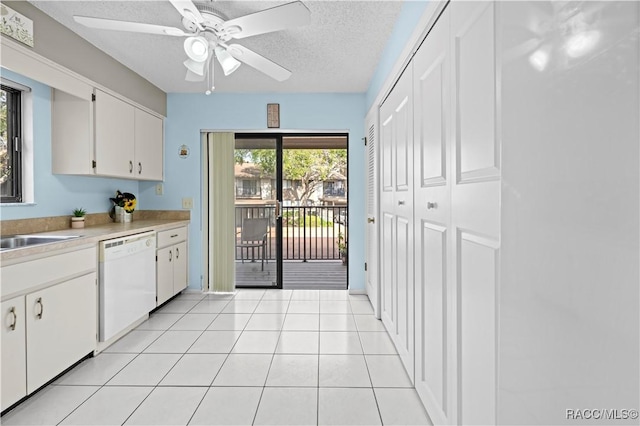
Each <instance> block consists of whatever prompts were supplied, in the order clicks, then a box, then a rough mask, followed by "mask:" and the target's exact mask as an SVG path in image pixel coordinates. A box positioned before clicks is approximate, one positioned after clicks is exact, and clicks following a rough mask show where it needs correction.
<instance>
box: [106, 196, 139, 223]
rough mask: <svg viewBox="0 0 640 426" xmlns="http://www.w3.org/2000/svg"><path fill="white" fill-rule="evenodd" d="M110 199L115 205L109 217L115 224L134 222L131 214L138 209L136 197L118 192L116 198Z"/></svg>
mask: <svg viewBox="0 0 640 426" xmlns="http://www.w3.org/2000/svg"><path fill="white" fill-rule="evenodd" d="M109 199H110V200H111V202H112V203H113V207H111V210H110V211H109V216H110V217H111V219H113V221H114V222H131V220H133V216H132V215H131V213H133V211H134V210H135V209H136V206H137V203H138V202H137V200H136V196H135V195H133V194H132V193H130V192H120V191H119V190H118V191H116V196H115V197H113V198H109Z"/></svg>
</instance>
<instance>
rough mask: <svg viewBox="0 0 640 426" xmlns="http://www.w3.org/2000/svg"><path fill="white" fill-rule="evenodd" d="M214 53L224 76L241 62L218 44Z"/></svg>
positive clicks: (235, 68)
mask: <svg viewBox="0 0 640 426" xmlns="http://www.w3.org/2000/svg"><path fill="white" fill-rule="evenodd" d="M215 54H216V58H217V59H218V62H219V63H220V66H221V67H222V71H224V75H225V76H227V75H229V74H231V73H232V72H234V71H235V70H237V69H238V67H240V64H241V62H240V61H238V60H237V59H236V58H234V57H233V56H231V54H230V53H229V52H227V51H226V50H225V49H224V48H222V47H220V46H218V47H216V49H215Z"/></svg>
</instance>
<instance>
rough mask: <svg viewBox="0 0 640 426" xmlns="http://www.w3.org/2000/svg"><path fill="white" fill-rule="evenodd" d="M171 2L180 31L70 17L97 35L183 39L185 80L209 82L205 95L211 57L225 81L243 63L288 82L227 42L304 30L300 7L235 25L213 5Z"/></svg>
mask: <svg viewBox="0 0 640 426" xmlns="http://www.w3.org/2000/svg"><path fill="white" fill-rule="evenodd" d="M169 1H170V2H171V4H172V5H173V7H175V8H176V9H177V11H178V12H179V13H180V14H181V15H182V25H183V27H184V29H180V28H175V27H166V26H162V25H153V24H144V23H140V22H128V21H117V20H113V19H102V18H92V17H87V16H74V17H73V19H74V20H75V21H76V22H78V23H80V24H82V25H84V26H87V27H90V28H96V29H103V30H116V31H130V32H137V33H146V34H159V35H167V36H174V37H186V38H185V40H184V51H185V53H186V54H187V60H186V61H184V65H185V67H186V68H187V75H186V80H187V81H203V80H204V79H205V77H208V87H207V91H206V93H207V94H210V93H211V91H212V90H214V84H213V69H214V66H213V65H214V62H213V60H212V59H213V57H214V56H215V57H216V59H217V60H218V62H219V63H220V66H221V67H222V70H223V72H224V75H225V76H227V75H229V74H231V73H232V72H234V71H235V70H237V69H238V67H239V66H240V65H241V63H245V64H247V65H249V66H250V67H253V68H255V69H257V70H258V71H261V72H262V73H264V74H266V75H268V76H269V77H271V78H273V79H275V80H277V81H285V80H286V79H288V78H289V77H290V76H291V71H289V70H287V69H286V68H284V67H282V66H280V65H278V64H276V63H275V62H273V61H271V60H269V59H267V58H265V57H264V56H261V55H259V54H257V53H256V52H254V51H252V50H249V49H247V48H246V47H244V46H241V45H239V44H228V43H227V42H229V41H230V40H231V39H243V38H246V37H251V36H254V35H259V34H264V33H269V32H274V31H280V30H284V29H287V28H292V27H297V26H301V25H307V24H309V22H310V21H311V13H310V12H309V9H307V7H306V6H305V5H304V4H303V3H302V2H301V1H294V2H293V3H287V4H284V5H282V6H276V7H274V8H271V9H266V10H263V11H260V12H256V13H252V14H249V15H245V16H241V17H239V18H235V19H227V17H226V16H225V15H224V14H223V13H221V12H220V11H219V10H217V9H215V8H214V7H213V6H212V5H211V2H206V3H205V2H193V1H191V0H169Z"/></svg>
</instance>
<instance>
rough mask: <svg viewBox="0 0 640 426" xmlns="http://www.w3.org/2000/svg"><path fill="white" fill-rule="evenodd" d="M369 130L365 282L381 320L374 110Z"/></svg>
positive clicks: (376, 125)
mask: <svg viewBox="0 0 640 426" xmlns="http://www.w3.org/2000/svg"><path fill="white" fill-rule="evenodd" d="M365 126H366V128H367V129H368V130H367V146H366V147H365V164H367V171H366V173H367V174H366V176H365V182H366V185H367V186H366V191H365V199H366V209H367V224H366V232H365V247H366V249H365V250H366V252H365V262H366V265H367V269H366V272H365V277H366V278H365V281H366V284H367V295H368V296H369V301H370V302H371V306H373V312H374V314H375V316H376V318H380V304H379V301H380V298H379V293H380V289H379V286H378V284H379V270H378V256H379V254H378V217H377V216H378V185H377V182H378V180H377V176H378V164H377V160H378V154H377V152H376V149H377V147H378V114H377V110H375V109H374V110H373V112H372V113H371V114H370V116H369V117H367V119H366V121H365Z"/></svg>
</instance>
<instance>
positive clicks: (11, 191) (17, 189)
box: [0, 84, 22, 203]
mask: <svg viewBox="0 0 640 426" xmlns="http://www.w3.org/2000/svg"><path fill="white" fill-rule="evenodd" d="M21 99H22V91H21V90H18V89H15V88H13V87H9V86H5V85H4V84H3V85H2V86H1V90H0V195H1V197H2V202H3V203H20V202H22V155H21V154H22V152H21V149H22V143H21V142H22V111H21V108H22V105H21Z"/></svg>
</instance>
